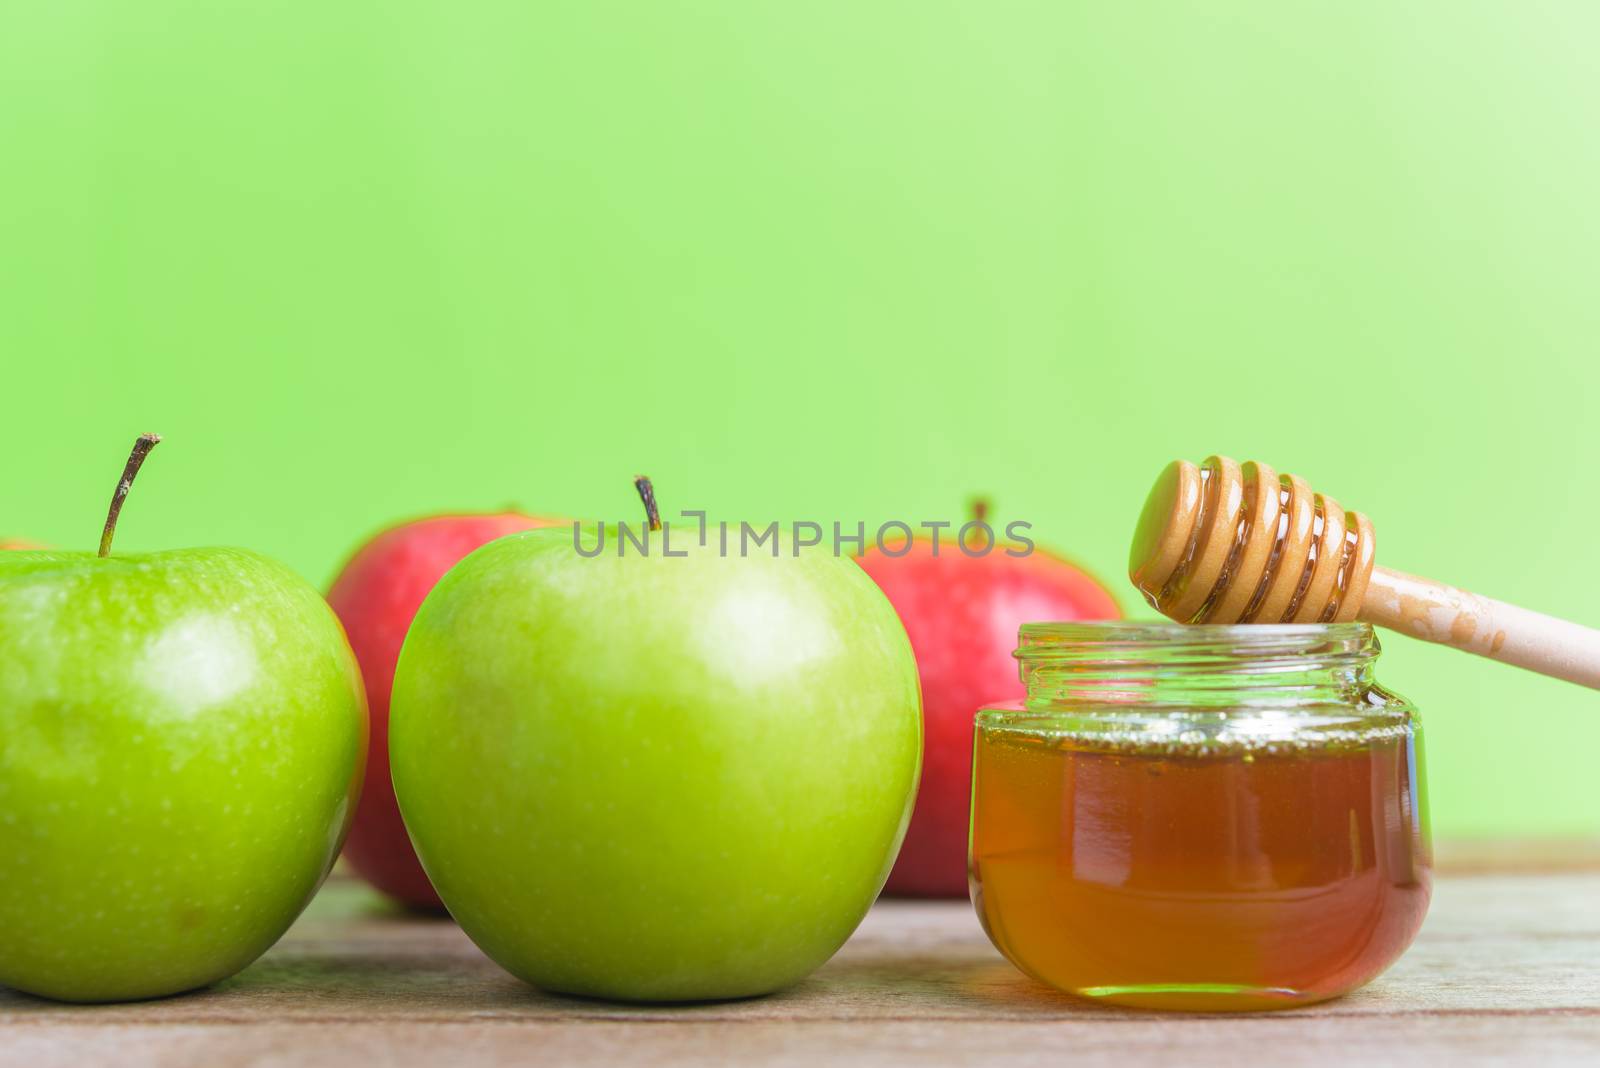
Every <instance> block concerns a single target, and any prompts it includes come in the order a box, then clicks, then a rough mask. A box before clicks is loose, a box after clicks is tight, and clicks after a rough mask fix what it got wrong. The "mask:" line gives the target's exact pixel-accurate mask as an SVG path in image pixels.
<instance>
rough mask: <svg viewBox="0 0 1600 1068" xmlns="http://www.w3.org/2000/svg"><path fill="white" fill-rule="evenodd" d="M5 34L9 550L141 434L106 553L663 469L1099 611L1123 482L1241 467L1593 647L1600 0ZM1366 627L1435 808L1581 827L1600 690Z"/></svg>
mask: <svg viewBox="0 0 1600 1068" xmlns="http://www.w3.org/2000/svg"><path fill="white" fill-rule="evenodd" d="M0 12H3V14H0V361H3V364H0V400H3V409H0V410H3V412H4V422H3V426H4V436H5V440H6V451H7V458H6V459H5V461H4V462H3V464H0V531H4V532H7V533H10V534H13V535H29V536H32V537H35V538H39V539H43V540H47V541H51V542H54V543H57V544H63V545H71V546H82V547H88V546H91V545H92V544H93V543H94V541H95V539H96V537H97V535H98V531H99V525H100V520H101V517H102V515H103V510H104V507H105V503H106V499H107V497H108V496H109V492H110V489H111V486H112V484H113V482H114V481H115V478H116V474H117V472H118V470H120V466H121V463H122V460H123V457H124V455H125V452H126V449H127V446H128V444H129V443H130V442H131V440H132V438H133V436H134V435H135V433H137V432H139V431H142V430H146V429H150V430H158V431H160V432H162V433H163V434H165V435H166V436H167V439H168V443H167V444H166V445H164V446H162V448H161V449H160V450H158V451H157V452H156V454H155V456H154V457H153V459H152V460H151V463H150V466H149V467H148V468H147V469H146V475H145V476H144V479H143V480H142V482H141V485H140V487H139V489H138V490H137V491H136V493H135V496H134V499H133V500H132V501H131V502H130V504H129V508H128V511H127V512H126V513H125V516H124V526H123V530H122V533H121V537H120V540H119V544H120V545H122V546H123V547H125V548H128V549H134V548H150V547H157V546H171V545H190V544H206V543H232V544H241V545H248V546H251V547H254V548H257V549H259V550H261V551H264V552H267V553H270V554H274V555H277V556H279V557H281V558H283V559H284V560H286V561H288V562H289V563H291V564H292V565H293V566H295V567H296V568H298V569H300V570H301V571H302V572H304V573H305V574H306V575H307V576H309V577H311V578H312V579H313V580H314V581H317V582H319V583H321V582H326V580H327V579H328V578H329V577H331V575H332V573H333V571H334V569H335V568H336V566H337V565H338V562H339V560H340V558H341V557H342V556H343V554H344V553H346V552H347V551H348V550H349V549H350V548H351V547H352V546H353V545H354V543H355V542H356V541H357V540H358V539H360V538H361V537H362V536H363V535H364V534H366V533H367V532H369V531H371V530H372V529H373V528H374V527H377V526H379V525H382V524H384V523H386V522H388V521H390V520H392V519H395V518H398V517H403V516H408V515H412V514H416V513H424V512H429V511H433V510H438V509H478V508H491V507H497V506H501V505H504V504H507V503H512V502H515V503H517V504H520V505H521V506H522V507H524V508H528V509H532V510H536V511H540V512H548V513H556V514H569V515H585V516H595V515H603V516H606V517H608V518H617V517H623V518H632V516H633V515H634V509H635V508H636V505H635V502H634V499H633V497H632V490H631V488H630V487H629V483H628V480H629V477H630V476H631V475H633V474H635V473H636V472H641V471H642V472H648V473H650V474H652V475H654V476H655V477H656V479H657V482H658V486H659V488H660V492H661V496H662V500H663V506H664V507H665V508H666V509H667V510H669V511H671V510H673V509H677V508H695V507H700V508H707V509H709V510H710V511H711V512H712V513H713V515H714V516H725V517H729V518H735V519H738V518H749V519H752V520H762V521H765V520H769V519H783V520H793V519H801V518H814V519H821V520H831V519H836V518H837V519H842V520H846V521H854V520H855V519H858V518H859V519H865V520H867V521H869V522H877V521H879V520H882V519H888V518H905V519H910V520H918V519H923V518H929V519H932V518H948V517H952V516H957V515H959V514H960V513H961V512H962V510H963V507H964V505H965V502H966V500H967V498H968V497H969V495H971V494H972V493H974V492H980V491H981V492H984V493H987V494H989V495H991V496H992V497H993V499H994V501H995V502H996V507H997V510H998V515H999V518H1001V519H1025V520H1029V521H1031V522H1032V523H1033V524H1034V525H1035V532H1036V534H1037V535H1038V537H1039V538H1040V540H1041V541H1043V542H1047V543H1050V544H1053V545H1055V546H1056V547H1058V548H1060V549H1062V550H1064V551H1066V552H1067V553H1069V554H1071V555H1073V556H1075V557H1077V558H1079V559H1080V560H1082V561H1084V562H1086V563H1087V564H1089V565H1090V566H1092V567H1093V568H1095V569H1096V570H1098V571H1099V572H1100V573H1101V574H1102V575H1103V576H1105V577H1106V578H1107V579H1108V580H1111V581H1112V582H1113V583H1114V588H1115V589H1117V591H1118V592H1119V594H1121V595H1123V596H1124V598H1125V601H1130V600H1131V598H1129V597H1128V594H1127V587H1126V583H1125V580H1123V579H1122V577H1121V575H1122V569H1123V564H1124V553H1125V545H1126V541H1127V538H1128V535H1129V533H1130V530H1131V526H1132V523H1133V520H1134V517H1135V515H1136V514H1137V509H1138V506H1139V504H1140V502H1141V500H1142V498H1143V494H1144V491H1145V488H1146V486H1147V485H1148V483H1149V480H1150V479H1151V477H1152V476H1153V475H1154V474H1155V472H1156V471H1157V470H1158V469H1159V468H1160V466H1161V465H1162V464H1163V463H1165V462H1166V461H1167V460H1170V459H1171V458H1173V457H1175V456H1186V457H1189V458H1191V459H1196V460H1198V459H1200V458H1201V457H1203V456H1204V455H1206V454H1207V453H1210V452H1225V453H1229V454H1231V455H1234V456H1236V457H1238V458H1240V459H1245V458H1260V459H1262V460H1265V461H1267V462H1269V463H1272V464H1274V465H1275V466H1277V467H1278V468H1279V469H1280V470H1291V471H1294V472H1297V473H1299V474H1302V475H1304V476H1305V477H1306V478H1308V479H1309V480H1310V481H1311V482H1312V484H1313V485H1314V486H1317V487H1319V488H1321V489H1323V490H1325V491H1327V492H1328V493H1330V494H1332V495H1334V496H1336V497H1338V498H1339V499H1340V500H1341V501H1342V502H1343V503H1345V504H1346V505H1349V506H1351V507H1358V508H1361V509H1362V510H1364V511H1366V512H1368V513H1369V514H1370V515H1372V516H1373V517H1374V519H1375V522H1376V523H1377V527H1378V533H1379V559H1380V561H1382V562H1384V563H1387V564H1389V565H1390V566H1394V567H1399V568H1402V569H1405V570H1410V571H1416V572H1420V573H1424V574H1428V575H1431V576H1435V577H1438V578H1443V579H1447V580H1452V581H1455V582H1457V583H1459V584H1461V585H1465V586H1469V587H1471V588H1474V589H1477V590H1479V591H1481V592H1484V593H1488V594H1491V595H1495V596H1500V597H1503V598H1506V599H1509V600H1513V601H1517V602H1521V603H1525V604H1527V605H1529V606H1530V607H1535V608H1540V609H1543V610H1546V611H1549V612H1553V613H1556V614H1561V615H1566V616H1568V617H1570V618H1574V619H1577V620H1579V621H1582V622H1586V623H1589V624H1600V611H1597V609H1596V607H1595V604H1594V601H1595V598H1594V594H1595V591H1596V589H1597V587H1600V579H1597V578H1596V570H1595V565H1594V562H1593V559H1592V552H1593V540H1594V530H1595V528H1596V526H1597V522H1600V503H1597V500H1600V489H1597V486H1596V480H1595V477H1594V474H1593V472H1594V471H1595V469H1596V467H1597V465H1600V433H1597V432H1596V428H1595V425H1594V417H1593V411H1594V405H1595V403H1596V400H1597V399H1600V398H1597V393H1600V361H1597V351H1596V338H1597V337H1600V299H1597V292H1596V288H1597V287H1596V282H1597V279H1600V196H1597V193H1596V191H1597V190H1600V126H1597V125H1596V123H1595V121H1594V116H1595V114H1596V107H1597V105H1600V65H1597V64H1596V63H1595V62H1594V46H1593V42H1594V41H1595V40H1596V39H1597V34H1600V6H1597V5H1593V4H1588V3H1582V2H1578V0H1573V2H1570V3H1518V4H1507V3H1499V2H1482V3H1469V2H1464V0H1437V2H1426V3H1421V2H1418V3H1409V4H1391V3H1383V2H1377V0H1370V2H1363V3H1356V4H1344V5H1336V4H1317V5H1306V4H1283V3H1280V2H1268V0H1261V2H1251V3H1233V4H1229V3H1222V4H1216V3H1205V4H1201V3H1193V4H1163V5H1153V4H1136V5H1125V4H1117V3H1102V4H1093V5H1089V4H1068V3H1060V2H1038V3H1015V2H995V0H972V2H969V3H937V2H929V0H918V2H893V3H890V2H874V3H859V2H854V0H850V2H843V0H830V2H826V3H819V2H811V3H804V4H798V3H776V2H765V3H751V2H737V0H723V2H717V3H648V2H643V0H640V2H634V3H567V4H553V3H525V2H505V3H442V2H441V3H434V4H406V3H395V2H385V3H357V2H345V3H337V4H321V3H312V2H310V0H306V2H301V3H229V4H211V3H201V2H192V3H175V2H171V0H150V2H144V3H139V4H130V3H123V2H115V0H106V2H101V3H72V2H63V3H58V4H26V3H22V2H21V0H9V2H6V3H4V5H3V7H0ZM1141 611H1142V610H1141ZM1146 614H1147V613H1146ZM1387 649H1388V651H1387V652H1386V654H1385V658H1384V663H1383V665H1382V670H1381V676H1382V677H1383V678H1384V679H1385V680H1386V681H1387V682H1388V683H1389V684H1390V685H1391V686H1392V687H1393V688H1395V689H1398V690H1400V691H1401V692H1403V693H1405V694H1407V695H1408V696H1410V697H1412V698H1413V699H1414V700H1416V701H1417V702H1418V703H1419V704H1421V706H1422V707H1423V709H1424V711H1425V713H1426V715H1427V716H1428V722H1429V732H1430V737H1429V758H1430V761H1431V766H1430V774H1431V778H1432V785H1433V800H1434V820H1435V828H1436V831H1437V832H1439V833H1440V834H1442V835H1456V836H1459V835H1477V834H1483V835H1488V834H1505V833H1518V832H1529V831H1539V832H1547V833H1550V834H1594V833H1597V832H1600V799H1597V796H1596V789H1595V786H1594V783H1595V781H1596V776H1595V774H1594V769H1593V767H1592V764H1593V757H1592V754H1593V752H1594V751H1595V749H1596V748H1597V743H1600V702H1597V700H1596V694H1594V693H1593V692H1590V691H1585V690H1580V689H1578V688H1576V687H1573V686H1568V685H1564V684H1561V683H1556V682H1552V681H1548V680H1544V679H1541V678H1537V677H1534V676H1531V675H1528V674H1524V673H1522V672H1519V671H1516V670H1514V669H1510V668H1504V667H1499V666H1496V665H1493V664H1488V663H1485V662H1480V661H1478V660H1476V659H1474V658H1472V657H1468V656H1464V655H1461V654H1457V653H1454V652H1451V651H1448V650H1441V649H1432V648H1426V647H1423V646H1421V645H1420V644H1418V643H1415V642H1412V641H1409V640H1405V639H1399V638H1394V639H1390V640H1388V642H1387Z"/></svg>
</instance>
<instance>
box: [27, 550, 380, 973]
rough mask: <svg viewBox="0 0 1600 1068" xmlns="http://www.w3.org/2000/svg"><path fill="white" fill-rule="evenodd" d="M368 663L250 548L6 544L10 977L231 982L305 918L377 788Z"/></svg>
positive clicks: (327, 614) (319, 608)
mask: <svg viewBox="0 0 1600 1068" xmlns="http://www.w3.org/2000/svg"><path fill="white" fill-rule="evenodd" d="M366 732H367V715H366V708H365V705H364V701H363V696H362V690H361V679H360V676H359V674H358V672H357V669H356V663H355V657H354V656H352V655H351V653H350V647H349V645H348V644H346V642H345V639H344V634H343V633H342V632H341V630H340V628H339V623H338V620H336V619H335V618H334V615H333V613H332V612H331V611H329V610H328V606H327V605H326V604H325V603H324V602H323V600H322V598H321V596H320V595H319V594H318V592H317V590H316V589H315V588H314V587H313V586H311V585H310V584H309V583H307V582H306V581H305V580H304V579H302V578H300V577H299V576H298V575H296V574H294V573H293V572H292V571H290V570H289V569H288V568H287V567H285V566H284V565H282V564H280V563H277V562H275V561H272V560H269V559H267V558H266V557H263V556H259V555H257V554H255V553H251V552H248V551H245V550H242V549H182V550H172V551H168V552H157V553H129V554H122V553H117V554H115V555H113V556H111V557H109V558H106V559H100V558H97V557H96V556H95V555H94V554H92V553H67V552H7V553H0V985H3V986H10V987H14V988H16V989H18V990H24V991H27V992H28V993H31V994H37V995H40V996H43V997H49V998H55V999H58V1000H64V1001H82V1002H98V1001H127V1000H136V999H141V998H153V997H162V996H165V995H168V994H175V993H179V992H181V991H185V990H190V989H193V988H195V987H200V986H204V985H206V984H208V983H212V982H215V981H217V980H219V979H223V978H226V977H227V976H230V975H232V974H234V973H235V972H237V971H239V970H240V969H241V968H243V967H244V966H245V965H247V964H249V963H250V962H251V961H253V960H255V959H256V958H257V957H258V956H260V955H261V954H262V953H263V952H265V951H266V950H267V949H268V948H269V947H270V946H271V945H272V944H273V943H274V942H276V941H277V940H278V938H279V937H280V936H281V935H282V934H283V933H284V931H285V930H287V929H288V927H289V925H290V923H292V922H293V921H294V919H295V917H296V916H298V915H299V914H300V911H301V909H303V908H304V907H305V905H306V903H307V902H309V901H310V899H311V897H312V895H313V894H314V893H315V892H316V890H317V887H318V886H319V885H320V884H321V882H322V879H323V877H324V876H326V875H327V873H328V870H329V869H330V868H331V867H332V866H333V861H334V858H335V857H336V856H338V853H339V846H340V844H341V842H342V841H343V840H344V834H345V831H346V829H347V828H348V827H349V822H350V816H351V813H352V812H353V810H354V807H355V800H356V797H357V795H358V794H359V793H360V789H361V775H362V768H363V766H364V762H365V759H366V749H367V737H366Z"/></svg>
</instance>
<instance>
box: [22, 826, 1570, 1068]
mask: <svg viewBox="0 0 1600 1068" xmlns="http://www.w3.org/2000/svg"><path fill="white" fill-rule="evenodd" d="M1561 855H1562V854H1556V856H1557V857H1558V859H1557V860H1556V862H1555V863H1551V854H1550V853H1549V851H1548V850H1546V851H1542V852H1541V851H1533V852H1532V853H1530V854H1528V855H1526V856H1524V855H1519V854H1512V855H1510V856H1507V855H1505V854H1503V853H1502V854H1500V855H1498V857H1497V858H1496V857H1491V858H1490V859H1488V860H1486V861H1476V862H1475V861H1472V860H1470V859H1468V860H1464V861H1462V862H1460V863H1457V864H1456V865H1454V870H1446V871H1444V872H1442V873H1441V875H1440V877H1439V879H1438V882H1437V886H1436V890H1435V895H1434V902H1433V907H1432V910H1431V911H1430V913H1429V916H1428V920H1427V923H1426V925H1425V926H1424V928H1423V931H1422V934H1421V936H1420V937H1419V938H1418V940H1417V943H1416V944H1415V945H1414V946H1413V947H1412V948H1411V950H1410V952H1409V953H1407V954H1406V956H1405V957H1404V958H1402V959H1401V961H1400V962H1399V963H1398V964H1397V965H1395V967H1394V968H1393V969H1391V970H1390V972H1389V973H1388V974H1387V975H1385V976H1384V977H1383V978H1381V979H1379V980H1378V981H1377V982H1376V983H1374V984H1372V985H1371V986H1369V987H1367V988H1366V989H1364V990H1361V991H1358V992H1357V993H1355V994H1352V995H1350V996H1348V997H1346V998H1343V999H1340V1000H1337V1001H1333V1002H1329V1003H1326V1004H1323V1005H1319V1006H1314V1007H1311V1008H1308V1009H1300V1010H1294V1011H1288V1012H1279V1013H1267V1014H1260V1015H1251V1016H1231V1017H1219V1016H1175V1015H1158V1014H1153V1013H1144V1012H1132V1011H1128V1010H1121V1009H1115V1008H1109V1007H1105V1006H1100V1005H1094V1004H1089V1003H1085V1002H1082V1001H1078V1000H1074V999H1072V998H1068V997H1065V996H1063V995H1059V994H1056V993H1054V992H1053V991H1051V990H1049V989H1047V988H1045V987H1043V986H1041V985H1039V984H1037V983H1035V982H1033V981H1032V980H1030V979H1028V978H1026V977H1024V976H1023V975H1021V974H1020V973H1018V972H1017V971H1016V970H1015V969H1013V968H1012V967H1011V966H1010V965H1009V964H1007V963H1006V962H1005V961H1004V960H1002V959H1001V958H1000V957H999V955H998V954H997V953H996V952H995V951H994V950H993V949H992V948H991V947H990V945H989V942H988V940H987V939H986V938H985V937H984V935H983V932H982V931H981V930H979V928H978V924H977V921H976V919H975V917H974V916H973V913H972V910H971V908H970V906H968V905H966V904H964V903H959V902H951V903H926V902H901V901H886V902H883V903H880V904H879V905H878V906H877V907H876V908H875V909H874V910H873V912H872V914H871V915H870V916H869V917H868V918H867V920H866V922H865V923H863V924H862V926H861V929H860V930H859V931H858V932H857V933H856V936H855V937H854V938H853V939H851V941H850V943H849V944H848V945H847V946H845V948H844V949H843V950H841V951H840V953H839V955H838V956H837V957H835V958H834V959H833V961H831V962H830V963H829V964H828V965H827V966H826V967H824V968H823V969H822V970H821V971H819V972H818V973H817V974H816V975H814V976H813V977H812V978H811V979H809V980H807V981H806V982H804V983H802V984H800V985H799V986H797V987H794V988H793V989H791V990H788V991H786V992H783V993H780V994H776V995H773V996H771V997H766V998H758V999H753V1000H750V1001H741V1002H732V1003H721V1004H713V1005H700V1006H687V1007H661V1008H655V1007H638V1006H623V1005H613V1004H607V1003H602V1002H594V1001H583V1000H575V999H570V998H562V997H554V996H549V995H545V994H541V993H539V992H537V991H535V990H532V989H530V988H528V987H526V986H524V985H523V984H521V983H520V982H518V981H517V980H515V979H513V978H511V977H510V976H509V975H507V974H505V973H504V972H502V971H501V970H500V969H499V968H497V967H496V966H495V965H494V964H492V963H491V962H490V961H489V960H488V959H487V958H485V957H484V956H483V955H482V954H481V953H479V952H478V950H477V949H476V948H475V947H474V946H473V945H472V944H471V943H470V942H468V941H467V939H466V938H465V937H464V936H463V935H462V934H461V933H460V931H459V930H457V929H456V928H455V926H454V925H453V924H451V923H450V922H449V921H448V920H429V919H420V918H417V917H413V916H407V915H403V914H401V913H398V912H396V911H394V910H393V909H391V908H390V907H388V906H387V905H385V904H384V903H383V902H382V901H380V900H379V899H378V898H377V897H376V896H375V895H374V894H372V893H371V892H370V891H368V890H366V889H365V888H364V887H362V886H361V885H360V884H358V883H355V882H353V881H351V880H348V879H342V878H335V879H334V880H332V881H330V882H329V884H328V885H327V886H326V887H325V888H324V889H323V891H322V893H321V894H320V895H319V897H318V898H317V900H316V901H315V902H314V903H313V904H312V906H311V908H310V909H309V910H308V911H307V912H306V914H305V916H303V917H302V918H301V919H300V922H299V923H297V924H296V925H295V927H294V928H293V929H292V930H291V931H290V932H289V934H288V935H287V936H285V938H284V939H283V941H282V942H280V943H279V944H278V946H276V947H275V948H274V949H273V950H272V951H271V952H269V953H268V954H267V955H266V956H265V957H263V958H262V959H261V960H260V961H258V962H256V964H255V965H253V966H252V967H250V968H248V969H246V970H245V971H244V972H243V973H241V974H240V975H239V976H237V977H235V978H234V979H231V980H229V981H227V982H225V983H222V984H219V985H218V986H216V987H213V988H211V989H209V990H205V991H201V992H199V993H195V994H189V995H184V996H181V997H175V998H169V999H166V1000H163V1001H157V1002H146V1003H142V1004H135V1005H112V1006H93V1007H79V1006H65V1005H57V1004H53V1003H50V1002H45V1001H39V1000H36V999H32V998H28V997H25V996H22V995H18V994H12V993H9V992H4V991H0V1065H4V1066H5V1068H12V1066H16V1068H24V1066H26V1068H48V1066H53V1065H72V1066H74V1068H78V1066H93V1065H101V1064H133V1065H144V1064H148V1065H161V1066H170V1068H185V1066H189V1065H195V1066H206V1068H212V1066H217V1065H228V1064H251V1065H284V1066H290V1065H294V1066H299V1065H313V1066H316V1065H339V1066H341V1068H350V1066H353V1065H365V1064H393V1065H411V1064H419V1065H420V1064H443V1063H450V1064H469V1063H487V1064H510V1063H536V1064H541V1065H547V1064H565V1063H574V1064H626V1065H642V1066H651V1065H668V1064H716V1063H736V1064H771V1065H802V1066H805V1068H819V1066H822V1065H831V1064H838V1063H849V1064H866V1065H889V1064H906V1065H913V1064H914V1065H919V1066H925V1065H930V1064H942V1063H981V1062H985V1061H993V1062H995V1063H997V1064H1004V1065H1006V1066H1007V1068H1022V1066H1028V1065H1035V1064H1039V1065H1046V1064H1047V1065H1052V1066H1055V1065H1062V1064H1065V1063H1068V1062H1070V1063H1072V1064H1073V1065H1083V1064H1091V1065H1092V1064H1102V1063H1103V1064H1118V1065H1128V1064H1137V1063H1141V1062H1143V1061H1151V1062H1160V1061H1168V1060H1171V1061H1181V1062H1183V1063H1186V1064H1226V1065H1229V1066H1230V1068H1247V1066H1251V1065H1258V1064H1260V1065H1269V1064H1270V1065H1298V1064H1322V1063H1327V1064H1334V1063H1339V1064H1344V1063H1361V1064H1386V1063H1396V1064H1400V1063H1404V1064H1418V1063H1424V1064H1426V1063H1439V1064H1446V1063H1448V1064H1451V1065H1459V1064H1472V1063H1486V1062H1487V1063H1497V1062H1505V1061H1508V1060H1511V1059H1516V1060H1519V1061H1525V1062H1527V1063H1535V1064H1552V1063H1575V1064H1576V1063H1583V1064H1588V1065H1600V867H1593V866H1591V861H1592V860H1593V859H1594V858H1593V857H1592V856H1589V857H1585V858H1583V862H1582V863H1579V862H1577V861H1575V860H1574V859H1573V858H1572V857H1571V855H1566V859H1565V860H1560V859H1559V857H1560V856H1561ZM1530 857H1533V858H1535V859H1533V860H1530Z"/></svg>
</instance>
